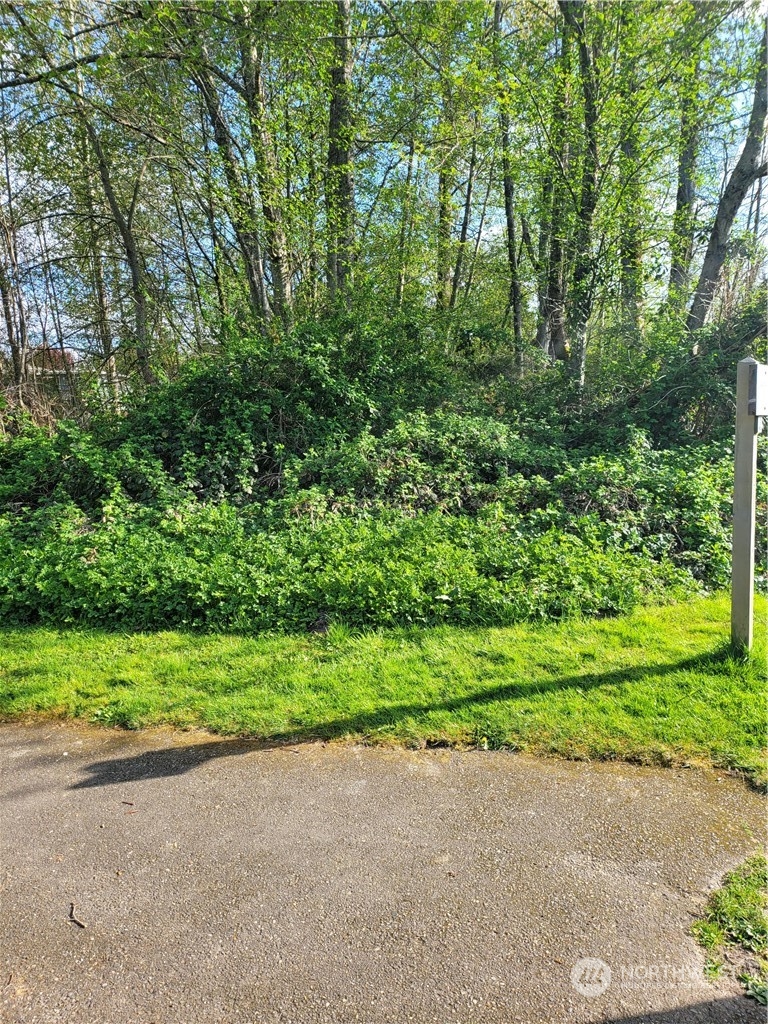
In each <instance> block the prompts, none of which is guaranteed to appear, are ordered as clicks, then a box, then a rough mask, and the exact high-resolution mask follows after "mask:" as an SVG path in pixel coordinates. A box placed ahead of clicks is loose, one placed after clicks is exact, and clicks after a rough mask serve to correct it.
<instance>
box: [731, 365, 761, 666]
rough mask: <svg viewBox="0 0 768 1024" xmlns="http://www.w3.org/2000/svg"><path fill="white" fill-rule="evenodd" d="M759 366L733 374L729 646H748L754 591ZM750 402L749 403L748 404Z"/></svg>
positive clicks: (747, 647) (749, 366) (750, 366)
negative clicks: (734, 436)
mask: <svg viewBox="0 0 768 1024" xmlns="http://www.w3.org/2000/svg"><path fill="white" fill-rule="evenodd" d="M758 366H759V364H758V363H757V361H756V360H754V359H742V360H741V362H740V363H739V365H738V368H737V371H736V453H735V459H734V461H735V467H734V468H735V472H734V481H733V545H732V558H733V566H732V577H731V579H732V585H731V643H732V644H733V645H734V647H736V648H737V649H739V650H742V651H748V650H749V649H750V648H751V647H752V619H753V614H754V611H753V609H754V592H755V499H756V485H755V477H756V472H757V431H758V423H759V420H758V417H757V416H756V415H755V413H756V412H757V408H756V404H755V397H756V396H755V388H756V385H757V371H758ZM750 399H751V401H750Z"/></svg>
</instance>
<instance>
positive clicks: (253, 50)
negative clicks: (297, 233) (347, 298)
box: [240, 4, 293, 324]
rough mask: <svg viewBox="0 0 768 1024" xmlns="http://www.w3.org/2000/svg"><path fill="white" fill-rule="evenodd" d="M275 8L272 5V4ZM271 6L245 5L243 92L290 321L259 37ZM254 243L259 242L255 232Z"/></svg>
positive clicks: (270, 245) (275, 288)
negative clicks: (260, 24) (262, 18)
mask: <svg viewBox="0 0 768 1024" xmlns="http://www.w3.org/2000/svg"><path fill="white" fill-rule="evenodd" d="M269 7H271V5H269ZM269 7H267V6H263V5H261V4H255V5H248V4H246V5H244V6H243V13H242V26H241V40H240V59H241V65H242V78H243V91H244V94H245V101H246V105H247V108H248V120H249V123H250V129H251V145H252V147H253V154H254V159H255V164H256V181H257V183H258V186H259V195H260V196H261V210H262V214H263V216H264V231H265V235H266V240H267V256H268V258H269V265H270V267H271V268H272V295H273V306H274V310H275V313H276V315H277V316H278V317H279V318H280V320H282V322H283V323H285V324H287V323H289V322H290V320H291V318H292V315H293V287H292V284H291V267H290V258H289V251H288V239H287V236H286V233H285V224H284V222H283V211H282V205H281V204H282V194H281V189H280V186H279V180H280V175H279V171H278V167H277V161H276V158H275V149H274V144H273V140H272V136H271V133H270V131H269V126H268V124H267V111H266V100H265V96H264V79H263V75H262V58H261V49H260V45H259V38H258V31H257V28H258V25H257V22H258V20H259V19H260V18H261V17H263V16H264V12H265V11H268V10H269ZM250 242H251V244H252V245H253V244H254V243H255V242H257V239H256V236H255V232H254V237H253V239H251V240H250Z"/></svg>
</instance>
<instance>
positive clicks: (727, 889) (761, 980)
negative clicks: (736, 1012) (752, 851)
mask: <svg viewBox="0 0 768 1024" xmlns="http://www.w3.org/2000/svg"><path fill="white" fill-rule="evenodd" d="M767 909H768V877H767V872H766V860H765V857H763V856H760V855H758V856H755V857H752V858H750V859H749V860H748V861H745V863H744V864H742V865H741V867H739V868H737V869H736V870H735V871H732V872H731V873H730V874H728V875H726V876H725V878H724V879H723V885H722V888H720V889H718V890H717V891H716V892H714V893H713V894H712V895H711V896H710V898H709V902H708V903H707V906H706V909H705V912H704V916H703V918H702V919H701V920H700V921H697V922H696V923H695V924H694V925H693V927H692V929H691V932H692V934H693V936H694V937H695V938H696V939H697V940H698V941H699V943H700V944H701V945H702V946H703V947H704V948H705V949H706V951H707V954H708V956H707V963H706V968H705V969H706V972H707V974H708V975H709V976H710V977H717V976H718V975H719V974H721V973H722V971H723V969H724V967H725V958H727V959H728V960H729V961H730V964H731V966H732V968H735V971H736V973H737V974H738V977H739V980H740V981H741V982H742V984H743V985H744V987H745V989H746V991H747V995H750V996H752V997H753V998H754V999H757V1001H758V1002H760V1003H762V1004H763V1005H766V1003H768V918H766V910H767Z"/></svg>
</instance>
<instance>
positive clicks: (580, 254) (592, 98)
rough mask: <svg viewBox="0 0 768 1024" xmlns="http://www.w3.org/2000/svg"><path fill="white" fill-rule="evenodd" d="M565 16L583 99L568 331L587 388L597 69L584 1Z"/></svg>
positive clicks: (566, 4)
mask: <svg viewBox="0 0 768 1024" xmlns="http://www.w3.org/2000/svg"><path fill="white" fill-rule="evenodd" d="M560 9H561V10H562V12H563V17H564V18H565V20H566V21H567V22H568V24H569V25H570V27H571V29H572V31H573V33H574V36H575V38H576V40H577V43H578V47H579V78H580V80H581V90H582V96H583V100H584V157H583V161H582V172H581V189H580V195H579V207H578V219H577V226H576V238H575V243H574V249H575V253H574V263H573V276H572V279H571V288H570V296H569V299H570V308H569V314H568V328H569V333H570V335H571V354H570V369H571V373H572V375H573V376H574V377H575V378H576V380H577V381H578V383H579V387H583V386H584V370H585V366H586V356H587V324H588V322H589V316H590V313H591V312H592V301H593V298H594V286H595V267H594V261H593V257H592V219H593V217H594V213H595V207H596V205H597V157H598V154H597V70H596V67H595V63H594V60H593V54H592V49H591V47H590V45H589V43H588V42H587V35H586V26H585V22H584V2H583V0H560Z"/></svg>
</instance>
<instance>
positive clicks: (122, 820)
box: [0, 723, 764, 1024]
mask: <svg viewBox="0 0 768 1024" xmlns="http://www.w3.org/2000/svg"><path fill="white" fill-rule="evenodd" d="M0 758H1V759H2V768H3V771H2V790H3V804H2V807H3V812H2V815H3V816H2V834H1V836H0V851H1V853H0V856H1V857H2V861H1V864H0V869H1V877H2V888H1V892H2V906H1V913H0V941H1V942H2V949H3V952H4V960H5V964H6V966H5V974H4V975H3V976H2V977H0V986H2V1006H3V1017H2V1020H3V1021H5V1022H8V1024H17V1022H23V1024H38V1022H39V1024H55V1022H59V1021H66V1022H72V1024H255V1022H281V1024H283V1022H285V1024H287V1022H296V1024H316V1022H334V1024H348V1022H349V1024H351V1022H353V1021H362V1022H369V1024H380V1022H393V1024H394V1022H397V1024H400V1022H403V1024H405V1022H409V1021H415V1022H419V1024H458V1022H461V1024H474V1022H477V1024H480V1022H483V1024H485V1022H488V1024H492V1022H494V1024H495V1022H504V1024H512V1022H514V1024H550V1022H551V1024H563V1022H579V1024H581V1022H588V1021H590V1022H592V1021H594V1022H596V1021H602V1022H605V1021H612V1022H613V1021H621V1022H622V1024H640V1022H646V1024H651V1022H653V1024H693V1022H699V1021H718V1022H721V1024H726V1022H727V1024H737V1022H753V1021H762V1020H764V1011H761V1010H760V1008H759V1007H757V1005H756V1004H754V1003H753V1002H751V1001H750V1000H748V999H746V998H744V997H742V996H740V995H739V990H738V987H737V986H735V984H732V985H729V984H728V983H720V984H719V985H718V986H717V987H715V986H712V985H710V984H709V983H708V982H707V981H705V980H704V978H703V976H702V963H703V957H702V954H701V952H700V950H699V949H698V948H697V947H696V945H695V944H694V943H693V942H692V940H691V939H690V938H688V937H687V935H686V930H687V928H688V926H689V924H690V922H691V920H692V917H693V915H694V914H695V912H696V910H697V909H698V908H699V907H700V906H701V902H702V894H703V893H704V892H705V891H707V890H708V889H709V888H710V887H712V886H714V885H715V884H716V883H717V882H718V880H719V879H720V877H721V875H722V873H723V872H724V871H726V870H728V869H729V868H731V867H733V866H734V865H735V864H736V863H738V862H739V861H740V860H741V859H742V858H743V857H744V856H745V855H747V854H749V853H751V852H752V851H754V850H755V848H756V847H758V846H759V845H760V841H761V838H762V823H763V803H762V800H761V798H760V797H759V796H758V795H756V794H755V793H753V792H750V791H749V790H748V789H747V788H746V787H745V786H744V785H742V784H741V783H740V782H739V781H738V780H735V779H728V778H725V777H717V776H714V775H709V776H704V775H701V774H698V773H696V772H693V771H688V772H685V771H672V770H659V771H657V770H651V769H641V768H633V767H630V766H616V765H598V764H593V765H585V764H569V763H562V762H542V761H538V760H533V759H527V758H523V757H517V756H512V755H506V754H501V753H480V752H466V753H457V752H449V751H422V752H407V751H384V750H370V749H363V748H359V747H349V746H346V747H345V746H327V747H324V746H322V745H320V744H312V745H304V746H300V747H296V748H290V747H282V748H276V749H269V748H264V747H263V746H262V747H259V746H257V745H254V744H249V743H247V742H245V741H242V740H226V739H224V740H221V739H214V738H212V737H210V736H208V735H206V734H203V733H193V734H174V733H171V732H162V731H157V732H146V733H140V734H127V733H120V732H115V731H108V730H96V729H92V728H82V727H77V726H71V725H61V724H51V723H49V724H46V725H42V726H41V725H37V726H32V727H21V726H9V725H6V726H2V727H0ZM71 904H74V915H75V917H77V918H78V919H79V920H81V921H82V923H84V924H85V925H86V926H87V927H85V928H80V927H79V926H78V925H77V924H76V923H75V922H73V921H71V920H69V913H70V905H71ZM584 958H591V959H593V960H599V961H602V962H603V964H602V965H601V964H600V963H597V964H589V963H588V964H586V965H582V966H581V968H580V969H579V970H577V971H576V974H575V984H574V982H572V980H571V976H572V971H573V969H574V965H575V964H576V963H577V962H578V961H580V960H582V959H584ZM604 965H607V966H604ZM609 969H610V983H608V981H609V977H608V970H609Z"/></svg>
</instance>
